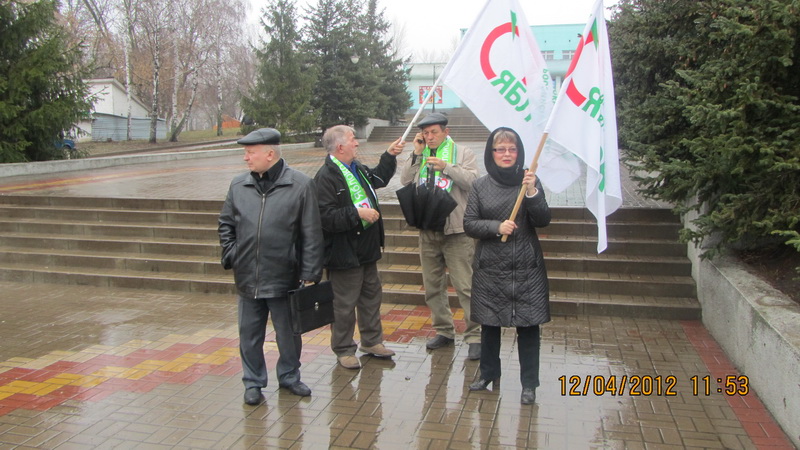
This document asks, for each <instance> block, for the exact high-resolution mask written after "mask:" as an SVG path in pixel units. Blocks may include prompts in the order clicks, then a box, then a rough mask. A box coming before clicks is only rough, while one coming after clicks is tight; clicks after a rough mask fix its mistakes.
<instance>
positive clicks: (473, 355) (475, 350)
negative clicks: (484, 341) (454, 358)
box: [467, 343, 481, 361]
mask: <svg viewBox="0 0 800 450" xmlns="http://www.w3.org/2000/svg"><path fill="white" fill-rule="evenodd" d="M467 358H469V359H471V360H473V361H475V360H476V359H481V344H480V343H478V344H469V355H468V356H467Z"/></svg>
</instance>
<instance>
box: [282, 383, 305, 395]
mask: <svg viewBox="0 0 800 450" xmlns="http://www.w3.org/2000/svg"><path fill="white" fill-rule="evenodd" d="M281 387H284V388H286V389H288V390H289V392H291V393H292V394H294V395H299V396H300V397H308V396H309V395H311V389H309V388H308V386H306V384H305V383H303V382H302V381H298V382H297V383H295V384H290V385H289V386H281Z"/></svg>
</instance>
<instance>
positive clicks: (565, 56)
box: [561, 50, 575, 59]
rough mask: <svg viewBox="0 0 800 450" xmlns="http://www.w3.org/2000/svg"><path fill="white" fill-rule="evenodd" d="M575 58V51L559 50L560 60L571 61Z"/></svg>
mask: <svg viewBox="0 0 800 450" xmlns="http://www.w3.org/2000/svg"><path fill="white" fill-rule="evenodd" d="M573 56H575V50H561V59H572V57H573Z"/></svg>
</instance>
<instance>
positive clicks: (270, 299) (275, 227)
mask: <svg viewBox="0 0 800 450" xmlns="http://www.w3.org/2000/svg"><path fill="white" fill-rule="evenodd" d="M280 139H281V135H280V133H279V132H278V131H277V130H275V129H273V128H261V129H259V130H256V131H253V132H252V133H250V134H248V135H247V136H245V137H243V138H242V139H239V141H238V144H240V145H243V146H244V161H245V162H246V163H247V167H248V169H250V172H249V173H243V174H241V175H238V176H236V177H235V178H234V179H233V181H231V185H230V189H229V190H228V196H227V197H226V199H225V204H224V205H223V207H222V212H221V213H220V216H219V241H220V244H221V245H222V266H223V267H224V268H225V269H226V270H227V269H231V268H232V269H233V274H234V279H235V281H236V290H237V291H238V302H239V353H240V355H241V357H242V372H243V373H242V382H243V383H244V387H245V393H244V402H245V403H247V404H248V405H257V404H259V403H261V400H262V397H261V388H263V387H266V386H267V367H266V364H265V361H264V339H265V335H266V327H267V318H268V317H269V315H270V314H272V325H273V327H274V328H275V341H276V342H277V344H278V353H279V357H278V364H277V367H276V372H277V375H278V385H279V386H280V387H282V388H286V389H288V390H289V391H290V392H292V393H293V394H295V395H299V396H307V395H311V389H309V388H308V386H306V385H305V383H303V382H302V381H300V352H301V350H302V345H303V343H302V340H301V337H300V336H299V335H295V334H294V333H293V332H292V323H291V314H290V310H289V300H288V292H289V290H290V289H295V288H296V287H297V286H298V285H299V283H300V281H303V282H305V283H316V282H319V280H320V279H321V278H322V256H323V240H322V228H321V225H320V220H319V207H318V205H317V193H316V188H315V186H314V182H313V180H311V179H310V178H309V177H308V176H306V175H305V174H303V173H302V172H299V171H297V170H294V169H292V168H290V167H289V166H288V165H287V164H286V161H284V160H283V159H282V158H281V149H280V145H279V144H280Z"/></svg>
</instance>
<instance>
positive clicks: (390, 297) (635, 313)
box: [383, 284, 701, 320]
mask: <svg viewBox="0 0 800 450" xmlns="http://www.w3.org/2000/svg"><path fill="white" fill-rule="evenodd" d="M423 292H424V291H423V288H422V286H415V285H386V284H384V287H383V301H385V302H389V303H396V304H406V305H425V296H424V294H423ZM448 300H449V301H450V306H451V307H452V308H459V307H460V306H459V304H458V298H457V296H456V295H455V293H454V292H453V291H452V290H451V291H450V292H449V293H448ZM550 311H551V313H552V314H553V315H597V316H621V317H638V318H643V319H645V318H647V319H662V320H700V318H701V310H700V304H699V303H698V302H697V299H696V298H694V297H686V298H681V297H664V298H662V297H659V298H654V297H651V298H645V297H637V296H629V295H601V294H590V293H575V292H558V291H555V290H551V292H550Z"/></svg>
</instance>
